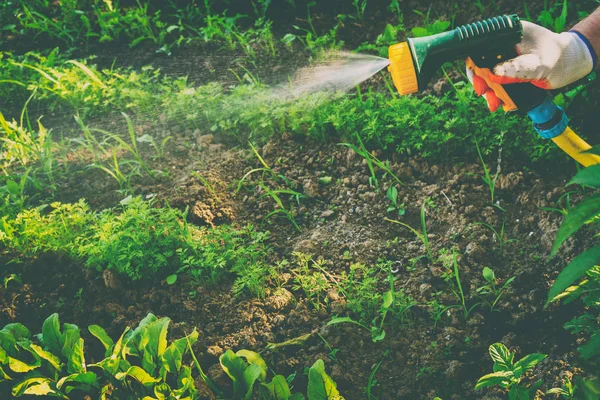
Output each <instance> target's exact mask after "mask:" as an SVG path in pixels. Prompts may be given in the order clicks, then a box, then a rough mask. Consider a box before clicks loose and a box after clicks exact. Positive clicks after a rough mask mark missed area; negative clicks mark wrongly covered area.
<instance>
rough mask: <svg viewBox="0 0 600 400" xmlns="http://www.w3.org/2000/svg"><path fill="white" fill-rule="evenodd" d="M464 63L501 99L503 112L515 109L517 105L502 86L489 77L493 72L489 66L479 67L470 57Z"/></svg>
mask: <svg viewBox="0 0 600 400" xmlns="http://www.w3.org/2000/svg"><path fill="white" fill-rule="evenodd" d="M466 64H467V68H469V69H471V70H472V71H473V73H474V74H475V75H477V76H479V77H480V78H481V79H483V80H484V81H485V83H487V85H488V86H489V88H490V89H491V90H492V91H493V92H494V94H496V96H497V97H498V98H499V99H500V100H501V101H502V108H503V109H504V111H505V112H508V111H515V110H517V105H516V104H515V102H514V101H513V100H512V99H511V98H510V96H509V95H508V93H506V90H504V87H503V86H502V85H500V84H498V83H496V82H493V81H492V80H491V79H490V75H493V74H492V71H490V69H489V68H479V67H478V66H477V65H475V62H473V60H472V59H471V57H468V58H467V60H466Z"/></svg>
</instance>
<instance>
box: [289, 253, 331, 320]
mask: <svg viewBox="0 0 600 400" xmlns="http://www.w3.org/2000/svg"><path fill="white" fill-rule="evenodd" d="M292 255H293V256H294V257H295V261H296V267H295V268H294V269H292V270H291V271H292V274H293V275H294V284H293V286H292V288H293V289H294V290H302V292H303V293H304V295H305V296H306V298H307V299H308V301H309V302H310V304H311V305H312V306H313V307H314V308H315V309H316V310H320V309H322V308H323V307H324V306H325V302H326V301H327V297H326V295H327V291H328V290H329V289H330V288H331V287H332V283H331V282H330V281H329V279H328V277H327V274H326V273H325V270H324V269H323V265H324V262H323V261H315V260H313V259H312V257H311V256H309V255H307V254H303V253H299V252H294V253H292Z"/></svg>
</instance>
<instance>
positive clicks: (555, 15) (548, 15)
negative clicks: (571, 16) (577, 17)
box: [538, 0, 569, 33]
mask: <svg viewBox="0 0 600 400" xmlns="http://www.w3.org/2000/svg"><path fill="white" fill-rule="evenodd" d="M548 3H549V2H548V0H544V9H543V10H542V12H541V13H540V15H539V17H538V22H539V23H540V25H542V26H543V27H545V28H548V29H550V30H552V31H554V32H556V33H561V32H563V31H564V30H565V26H566V24H567V15H568V12H569V10H568V4H569V3H568V1H567V0H563V1H562V4H561V2H560V1H559V0H557V1H555V2H554V5H553V6H551V7H550V6H549V5H548Z"/></svg>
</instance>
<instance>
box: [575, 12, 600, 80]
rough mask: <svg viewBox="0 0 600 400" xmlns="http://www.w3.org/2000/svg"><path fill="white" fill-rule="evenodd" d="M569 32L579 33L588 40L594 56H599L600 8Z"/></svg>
mask: <svg viewBox="0 0 600 400" xmlns="http://www.w3.org/2000/svg"><path fill="white" fill-rule="evenodd" d="M571 31H574V32H579V33H580V34H582V35H583V36H584V37H585V38H586V39H587V40H588V43H589V44H590V45H591V47H592V48H593V50H594V55H598V54H600V7H598V8H597V9H596V10H595V11H594V12H593V13H591V14H590V15H589V16H588V17H587V18H585V19H583V20H581V21H580V22H579V23H577V25H575V26H574V27H573V29H571ZM596 68H598V63H596Z"/></svg>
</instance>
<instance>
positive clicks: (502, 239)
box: [471, 221, 518, 254]
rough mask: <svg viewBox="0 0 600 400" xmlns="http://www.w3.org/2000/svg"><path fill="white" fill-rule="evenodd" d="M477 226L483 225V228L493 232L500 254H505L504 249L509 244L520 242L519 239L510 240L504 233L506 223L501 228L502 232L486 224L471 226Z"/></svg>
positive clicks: (473, 224)
mask: <svg viewBox="0 0 600 400" xmlns="http://www.w3.org/2000/svg"><path fill="white" fill-rule="evenodd" d="M477 225H481V226H483V227H485V228H487V229H489V230H490V231H492V233H493V234H494V238H495V239H496V240H497V241H498V245H499V250H500V254H503V252H504V247H505V246H506V245H507V244H508V243H513V242H518V240H517V239H509V238H507V237H506V234H505V232H504V221H502V226H501V227H500V231H498V230H497V229H496V228H494V227H493V226H492V225H490V224H488V223H486V222H474V223H472V224H471V226H477Z"/></svg>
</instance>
